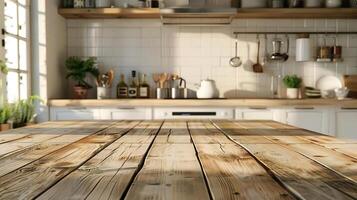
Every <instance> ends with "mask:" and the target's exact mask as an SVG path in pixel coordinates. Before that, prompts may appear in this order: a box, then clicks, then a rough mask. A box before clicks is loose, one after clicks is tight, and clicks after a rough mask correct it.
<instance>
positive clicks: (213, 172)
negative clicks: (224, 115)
mask: <svg viewBox="0 0 357 200" xmlns="http://www.w3.org/2000/svg"><path fill="white" fill-rule="evenodd" d="M188 124H189V128H190V132H191V136H192V140H193V141H194V142H195V145H196V148H197V153H198V157H199V158H200V161H201V163H202V167H203V171H204V172H205V175H206V177H207V179H208V185H209V188H210V190H211V193H212V196H213V198H214V199H294V198H293V197H292V196H291V195H290V194H289V193H288V191H287V190H285V189H284V188H283V187H281V186H280V185H279V184H278V183H277V182H276V181H275V180H274V179H273V178H272V177H271V176H270V175H269V174H268V172H267V171H266V170H265V169H264V168H263V167H262V166H261V165H260V164H259V163H258V162H257V161H256V160H255V159H254V157H252V156H251V155H249V153H248V152H247V151H246V150H244V149H243V148H242V147H241V146H239V145H237V144H235V143H234V142H232V141H231V140H229V139H228V138H227V137H226V136H225V135H224V134H223V133H222V132H220V131H219V130H218V129H217V128H215V126H214V125H213V124H212V123H211V122H209V121H203V122H189V123H188ZM202 135H204V136H206V135H207V136H210V137H209V138H208V141H209V142H208V143H204V141H203V140H205V139H207V138H203V137H202ZM215 137H216V138H217V139H215ZM222 138H225V139H222Z"/></svg>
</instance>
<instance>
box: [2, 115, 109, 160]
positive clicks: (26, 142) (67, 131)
mask: <svg viewBox="0 0 357 200" xmlns="http://www.w3.org/2000/svg"><path fill="white" fill-rule="evenodd" d="M112 123H113V122H109V121H107V122H105V121H103V122H98V121H96V122H93V121H92V122H89V121H88V122H82V123H78V125H76V126H75V127H73V128H67V127H66V128H63V124H62V123H60V122H59V123H58V124H59V125H60V126H61V127H62V128H55V129H52V128H46V130H44V131H43V133H41V130H38V131H37V132H36V133H33V134H31V135H29V136H26V137H23V138H21V139H18V140H14V141H9V142H6V143H3V144H0V158H4V157H6V156H10V155H11V154H12V153H17V152H19V151H27V150H28V149H30V148H33V147H35V146H36V145H39V144H40V143H42V142H45V141H48V140H51V139H55V138H57V140H55V142H56V143H58V142H67V141H68V139H74V137H76V138H78V139H80V138H82V137H83V135H84V136H85V135H88V134H92V133H94V132H97V131H100V130H102V129H103V128H106V127H107V126H109V125H110V124H112Z"/></svg>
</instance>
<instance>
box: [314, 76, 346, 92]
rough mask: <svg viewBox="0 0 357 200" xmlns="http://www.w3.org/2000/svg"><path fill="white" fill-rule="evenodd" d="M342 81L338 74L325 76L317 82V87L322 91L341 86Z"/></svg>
mask: <svg viewBox="0 0 357 200" xmlns="http://www.w3.org/2000/svg"><path fill="white" fill-rule="evenodd" d="M341 87H342V82H341V80H340V79H339V78H337V77H336V76H323V77H321V78H320V79H319V80H318V81H317V82H316V88H317V89H319V90H321V91H326V90H334V89H336V88H341Z"/></svg>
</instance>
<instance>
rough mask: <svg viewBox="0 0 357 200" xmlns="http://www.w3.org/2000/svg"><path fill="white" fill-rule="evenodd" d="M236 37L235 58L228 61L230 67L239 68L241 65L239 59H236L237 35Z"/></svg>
mask: <svg viewBox="0 0 357 200" xmlns="http://www.w3.org/2000/svg"><path fill="white" fill-rule="evenodd" d="M235 35H236V39H235V57H233V58H231V60H230V61H229V64H230V65H231V66H232V67H239V66H241V65H242V60H241V59H240V57H238V34H235Z"/></svg>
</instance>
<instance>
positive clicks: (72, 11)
mask: <svg viewBox="0 0 357 200" xmlns="http://www.w3.org/2000/svg"><path fill="white" fill-rule="evenodd" d="M58 13H59V14H60V15H62V16H63V17H65V18H69V19H80V18H83V19H86V18H88V19H112V18H159V17H160V10H159V9H157V8H93V9H88V8H60V9H58ZM236 18H279V19H282V18H316V19H318V18H321V19H357V8H240V9H237V15H236Z"/></svg>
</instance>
